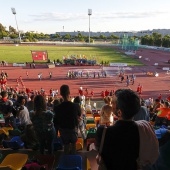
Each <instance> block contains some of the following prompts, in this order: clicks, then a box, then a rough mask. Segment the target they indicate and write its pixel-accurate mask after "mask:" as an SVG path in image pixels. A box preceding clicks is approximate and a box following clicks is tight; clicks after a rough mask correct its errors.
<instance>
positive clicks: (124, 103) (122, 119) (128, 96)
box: [96, 89, 140, 170]
mask: <svg viewBox="0 0 170 170" xmlns="http://www.w3.org/2000/svg"><path fill="white" fill-rule="evenodd" d="M112 109H113V113H114V114H116V116H117V117H118V121H117V122H116V123H115V124H114V125H113V126H110V127H108V128H107V130H106V135H105V139H104V145H103V149H102V153H101V156H102V158H103V161H104V163H105V165H106V167H107V170H113V169H114V170H137V159H138V157H139V132H138V127H137V125H136V123H135V122H134V121H132V119H133V116H134V115H135V114H136V113H137V112H138V111H139V109H140V99H139V97H138V96H137V94H136V93H134V92H133V91H132V90H129V89H121V90H117V91H116V92H115V95H114V96H113V101H112ZM102 132H103V126H100V127H99V128H98V129H97V133H96V146H97V148H99V147H100V142H101V138H102Z"/></svg>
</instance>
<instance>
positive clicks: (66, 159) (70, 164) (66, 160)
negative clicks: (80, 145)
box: [56, 155, 82, 170]
mask: <svg viewBox="0 0 170 170" xmlns="http://www.w3.org/2000/svg"><path fill="white" fill-rule="evenodd" d="M56 170H82V157H81V156H80V155H63V156H61V158H60V160H59V163H58V167H57V168H56Z"/></svg>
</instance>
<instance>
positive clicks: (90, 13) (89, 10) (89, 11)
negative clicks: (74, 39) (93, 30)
mask: <svg viewBox="0 0 170 170" xmlns="http://www.w3.org/2000/svg"><path fill="white" fill-rule="evenodd" d="M88 15H89V43H90V16H91V15H92V9H88Z"/></svg>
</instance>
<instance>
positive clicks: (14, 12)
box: [11, 8, 21, 43]
mask: <svg viewBox="0 0 170 170" xmlns="http://www.w3.org/2000/svg"><path fill="white" fill-rule="evenodd" d="M11 11H12V13H13V14H14V15H15V21H16V25H17V30H18V34H19V42H20V43H21V35H20V31H19V29H18V23H17V18H16V14H17V13H16V10H15V8H11Z"/></svg>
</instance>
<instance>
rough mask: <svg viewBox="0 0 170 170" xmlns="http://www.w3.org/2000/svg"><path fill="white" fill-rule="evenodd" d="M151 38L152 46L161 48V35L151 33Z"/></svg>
mask: <svg viewBox="0 0 170 170" xmlns="http://www.w3.org/2000/svg"><path fill="white" fill-rule="evenodd" d="M152 37H153V41H154V43H153V45H154V46H158V47H161V46H162V34H160V33H157V32H154V33H152Z"/></svg>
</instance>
